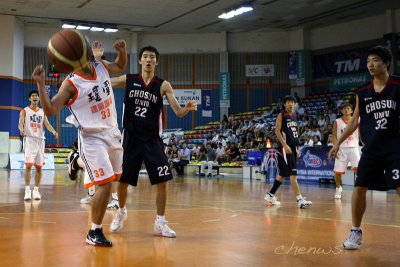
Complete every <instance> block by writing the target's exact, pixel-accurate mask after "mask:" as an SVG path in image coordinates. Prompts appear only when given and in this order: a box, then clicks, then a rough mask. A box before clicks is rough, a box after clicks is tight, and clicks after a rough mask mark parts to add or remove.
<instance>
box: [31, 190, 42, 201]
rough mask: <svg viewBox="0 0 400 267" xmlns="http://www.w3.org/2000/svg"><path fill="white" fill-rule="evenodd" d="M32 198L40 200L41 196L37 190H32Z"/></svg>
mask: <svg viewBox="0 0 400 267" xmlns="http://www.w3.org/2000/svg"><path fill="white" fill-rule="evenodd" d="M32 197H33V199H34V200H41V199H42V194H40V192H39V190H32Z"/></svg>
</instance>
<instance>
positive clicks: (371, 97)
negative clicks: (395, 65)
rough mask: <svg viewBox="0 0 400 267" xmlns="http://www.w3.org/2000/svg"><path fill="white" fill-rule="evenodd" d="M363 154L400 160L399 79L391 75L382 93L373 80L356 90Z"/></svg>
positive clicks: (376, 157)
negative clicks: (376, 90) (375, 87)
mask: <svg viewBox="0 0 400 267" xmlns="http://www.w3.org/2000/svg"><path fill="white" fill-rule="evenodd" d="M357 95H358V108H359V111H360V134H361V140H362V141H363V142H364V144H365V146H364V147H363V150H362V151H363V153H365V154H366V156H370V157H372V158H375V159H387V160H394V159H400V131H399V130H400V127H399V124H400V107H399V104H400V78H399V77H396V76H390V77H389V80H388V81H387V83H386V85H385V87H384V88H383V89H382V91H381V92H379V93H377V92H375V90H374V85H373V82H370V83H368V84H366V85H364V86H361V87H359V88H358V89H357Z"/></svg>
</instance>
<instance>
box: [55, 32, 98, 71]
mask: <svg viewBox="0 0 400 267" xmlns="http://www.w3.org/2000/svg"><path fill="white" fill-rule="evenodd" d="M91 55H92V50H91V47H90V45H89V41H88V39H87V37H86V36H85V35H84V34H82V33H81V32H79V31H77V30H74V29H63V30H60V31H58V32H56V33H55V34H54V35H53V36H52V37H51V38H50V40H49V43H48V45H47V56H48V58H49V61H50V62H51V63H52V64H53V65H54V66H55V67H56V69H57V70H58V71H60V72H63V73H71V72H74V71H78V70H80V69H81V68H82V67H84V66H85V65H86V64H87V63H88V61H89V59H90V57H91Z"/></svg>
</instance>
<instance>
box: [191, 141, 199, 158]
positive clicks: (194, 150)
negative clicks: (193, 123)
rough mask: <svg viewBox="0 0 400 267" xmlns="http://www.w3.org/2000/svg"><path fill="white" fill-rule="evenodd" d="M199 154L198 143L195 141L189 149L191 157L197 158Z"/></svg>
mask: <svg viewBox="0 0 400 267" xmlns="http://www.w3.org/2000/svg"><path fill="white" fill-rule="evenodd" d="M199 154H200V143H196V144H195V145H194V146H193V147H192V149H191V150H190V155H191V159H197V158H198V156H199Z"/></svg>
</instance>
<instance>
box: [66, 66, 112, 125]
mask: <svg viewBox="0 0 400 267" xmlns="http://www.w3.org/2000/svg"><path fill="white" fill-rule="evenodd" d="M92 67H93V72H94V77H92V78H89V77H83V76H81V75H79V74H76V73H72V74H70V75H69V76H68V78H67V79H66V81H67V82H68V83H69V84H70V85H71V86H72V87H73V88H74V89H75V96H74V98H73V99H71V100H70V101H69V102H68V103H67V104H66V106H68V107H69V110H70V111H71V113H72V115H73V116H74V117H75V119H76V121H77V122H78V124H79V127H80V128H81V129H82V130H83V131H84V132H102V131H103V130H106V129H111V128H115V127H118V123H117V112H116V109H115V101H114V92H113V90H112V87H111V81H110V75H109V73H108V70H107V69H106V67H105V65H104V64H103V63H102V62H100V61H95V62H93V64H92Z"/></svg>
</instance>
